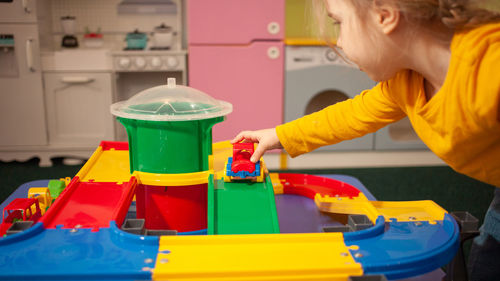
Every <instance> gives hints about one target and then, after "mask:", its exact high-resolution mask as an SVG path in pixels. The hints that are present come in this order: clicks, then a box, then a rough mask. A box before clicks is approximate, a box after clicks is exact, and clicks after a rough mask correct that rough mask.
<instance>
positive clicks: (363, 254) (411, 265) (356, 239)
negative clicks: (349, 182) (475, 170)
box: [344, 214, 460, 279]
mask: <svg viewBox="0 0 500 281" xmlns="http://www.w3.org/2000/svg"><path fill="white" fill-rule="evenodd" d="M381 222H383V221H380V217H379V218H378V219H377V223H376V225H375V226H373V227H371V228H368V229H365V230H361V231H357V232H351V233H344V241H345V244H346V246H352V245H357V246H358V247H359V249H358V250H352V249H351V250H349V251H350V252H351V254H352V256H353V257H354V259H355V260H356V262H358V263H360V264H361V266H362V267H363V272H364V274H383V275H385V276H386V277H387V278H388V279H402V278H406V277H411V276H416V275H421V274H424V273H427V272H430V271H432V270H435V269H437V268H439V267H441V266H443V265H446V264H448V263H449V262H450V261H451V260H452V259H453V257H454V256H455V254H456V252H457V250H458V247H459V243H460V240H459V233H460V231H459V228H458V225H457V223H456V222H455V220H454V219H453V218H452V217H451V216H450V215H449V214H445V216H444V219H443V220H442V221H436V223H435V224H430V223H429V222H428V221H412V222H397V221H391V222H388V223H385V227H384V228H385V229H384V231H383V232H380V230H381V226H380V223H381Z"/></svg>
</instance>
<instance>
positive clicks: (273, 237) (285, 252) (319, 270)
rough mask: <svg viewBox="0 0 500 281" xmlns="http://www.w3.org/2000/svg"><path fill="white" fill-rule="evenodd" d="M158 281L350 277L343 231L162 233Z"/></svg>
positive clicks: (356, 270) (357, 268) (356, 267)
mask: <svg viewBox="0 0 500 281" xmlns="http://www.w3.org/2000/svg"><path fill="white" fill-rule="evenodd" d="M152 272H153V279H154V280H167V279H168V280H347V279H348V276H359V275H362V274H363V270H362V268H361V265H360V264H358V263H356V262H355V261H354V259H353V257H352V256H351V254H350V252H349V250H348V248H347V247H346V246H345V244H344V240H343V236H342V233H307V234H256V235H213V236H212V235H211V236H184V237H183V236H161V237H160V248H159V253H158V256H157V259H156V264H155V268H154V269H153V270H152Z"/></svg>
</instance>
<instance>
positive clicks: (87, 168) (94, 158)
mask: <svg viewBox="0 0 500 281" xmlns="http://www.w3.org/2000/svg"><path fill="white" fill-rule="evenodd" d="M101 154H102V147H101V146H98V147H97V148H96V150H95V151H94V153H92V156H90V159H89V160H87V162H86V163H85V165H83V167H82V168H81V169H80V171H78V173H77V174H76V176H77V177H79V178H80V180H82V179H83V178H85V177H86V176H87V174H88V172H89V171H90V169H91V168H92V167H93V166H94V164H95V162H97V159H98V158H99V157H100V156H101Z"/></svg>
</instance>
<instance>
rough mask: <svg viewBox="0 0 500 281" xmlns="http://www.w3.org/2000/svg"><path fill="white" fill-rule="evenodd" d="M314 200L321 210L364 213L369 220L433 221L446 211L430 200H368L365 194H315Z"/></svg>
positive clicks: (439, 218)
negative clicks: (347, 195) (344, 195)
mask: <svg viewBox="0 0 500 281" xmlns="http://www.w3.org/2000/svg"><path fill="white" fill-rule="evenodd" d="M314 201H315V202H316V205H317V206H318V208H319V209H320V210H321V211H323V212H330V213H337V214H365V215H366V216H367V217H368V218H369V219H370V221H371V222H373V223H374V222H375V220H376V219H377V218H378V217H379V216H383V217H384V218H385V221H387V222H390V221H392V220H397V221H398V222H403V221H407V222H408V221H411V222H414V221H429V223H433V222H434V223H435V221H438V220H443V218H444V217H445V215H446V214H447V212H446V211H445V210H444V209H443V208H441V207H440V206H439V205H437V204H436V203H434V202H433V201H430V200H421V201H400V202H390V201H368V199H366V197H365V196H360V197H353V198H349V197H330V196H328V195H326V196H322V195H321V194H319V193H318V194H316V196H315V198H314Z"/></svg>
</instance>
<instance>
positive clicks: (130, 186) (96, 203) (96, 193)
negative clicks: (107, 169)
mask: <svg viewBox="0 0 500 281" xmlns="http://www.w3.org/2000/svg"><path fill="white" fill-rule="evenodd" d="M136 186H137V180H136V179H135V177H132V178H131V179H130V181H129V182H127V183H123V184H117V183H110V182H80V179H79V178H78V177H74V178H73V180H72V181H71V183H70V184H69V185H68V187H67V188H66V189H65V190H64V192H62V193H61V195H60V196H59V198H58V199H57V200H56V201H55V202H54V204H53V205H52V207H50V208H49V210H48V211H47V213H45V215H44V216H43V218H42V220H41V221H42V222H43V223H44V226H45V228H56V227H57V226H59V225H62V226H63V228H74V227H77V226H78V227H80V228H93V229H95V230H96V229H97V228H99V227H107V226H109V222H110V221H115V222H116V223H117V224H119V225H121V224H122V223H123V220H124V219H125V216H126V214H127V211H128V206H130V203H131V202H132V198H133V195H134V192H135V188H136ZM33 200H35V199H33ZM37 202H38V201H37Z"/></svg>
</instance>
